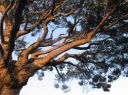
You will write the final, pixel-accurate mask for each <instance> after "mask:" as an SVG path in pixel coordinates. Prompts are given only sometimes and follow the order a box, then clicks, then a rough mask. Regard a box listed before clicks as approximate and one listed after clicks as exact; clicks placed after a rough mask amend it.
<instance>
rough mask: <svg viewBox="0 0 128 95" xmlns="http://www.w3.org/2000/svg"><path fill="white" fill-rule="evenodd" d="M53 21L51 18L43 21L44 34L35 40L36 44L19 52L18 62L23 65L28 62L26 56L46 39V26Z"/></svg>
mask: <svg viewBox="0 0 128 95" xmlns="http://www.w3.org/2000/svg"><path fill="white" fill-rule="evenodd" d="M53 19H54V18H53V17H49V18H47V19H46V20H45V22H44V33H43V35H42V37H40V38H39V39H38V40H37V42H35V43H33V44H31V45H30V46H29V47H28V48H26V49H25V50H23V51H22V52H21V54H20V55H19V59H18V60H19V61H22V63H23V64H24V63H26V61H27V60H28V56H29V54H30V52H31V51H32V50H33V49H35V48H37V47H39V46H40V44H41V43H42V42H43V41H44V40H45V39H46V36H47V34H48V28H47V24H48V23H49V22H50V21H52V20H53ZM23 64H18V65H20V66H22V65H23Z"/></svg>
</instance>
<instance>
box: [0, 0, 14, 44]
mask: <svg viewBox="0 0 128 95" xmlns="http://www.w3.org/2000/svg"><path fill="white" fill-rule="evenodd" d="M13 5H14V0H12V1H11V2H10V4H9V6H8V7H7V9H6V10H5V12H4V14H3V16H2V18H1V21H0V36H1V42H2V43H3V42H4V37H3V23H4V20H5V18H6V16H7V12H8V11H9V10H10V9H11V8H12V7H13Z"/></svg>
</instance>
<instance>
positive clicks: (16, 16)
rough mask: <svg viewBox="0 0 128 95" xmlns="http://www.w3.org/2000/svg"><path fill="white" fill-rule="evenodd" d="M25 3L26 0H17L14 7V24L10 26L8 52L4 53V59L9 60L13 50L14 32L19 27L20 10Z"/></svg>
mask: <svg viewBox="0 0 128 95" xmlns="http://www.w3.org/2000/svg"><path fill="white" fill-rule="evenodd" d="M25 5H26V0H19V1H18V4H17V7H16V9H15V13H14V24H13V26H12V29H11V32H10V36H9V42H8V49H7V51H8V52H7V54H6V55H5V59H6V60H9V58H10V56H11V54H12V52H13V50H14V47H15V38H16V34H17V32H18V30H19V28H20V24H21V20H22V12H23V9H24V7H25Z"/></svg>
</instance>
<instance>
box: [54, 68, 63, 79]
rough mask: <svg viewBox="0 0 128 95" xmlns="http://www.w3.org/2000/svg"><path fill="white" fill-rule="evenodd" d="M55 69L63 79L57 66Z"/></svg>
mask: <svg viewBox="0 0 128 95" xmlns="http://www.w3.org/2000/svg"><path fill="white" fill-rule="evenodd" d="M54 67H55V69H56V71H57V73H58V75H59V76H60V77H61V78H62V79H63V76H62V75H61V74H60V72H59V70H58V68H57V67H56V66H54Z"/></svg>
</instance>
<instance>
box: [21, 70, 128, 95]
mask: <svg viewBox="0 0 128 95" xmlns="http://www.w3.org/2000/svg"><path fill="white" fill-rule="evenodd" d="M54 78H55V76H54V74H53V73H52V72H47V73H46V75H45V77H44V78H43V80H41V81H40V80H38V77H37V75H34V76H33V77H32V78H30V79H29V81H28V84H27V85H26V86H24V87H23V89H22V90H21V93H20V95H42V94H43V95H128V90H127V89H128V78H123V77H120V78H119V79H118V80H116V81H114V82H113V83H112V87H111V89H110V92H104V91H103V90H102V89H90V88H83V87H81V86H79V85H78V82H77V81H76V80H72V81H69V84H70V91H69V92H67V93H64V92H63V90H61V89H56V88H54V83H55V81H54Z"/></svg>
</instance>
